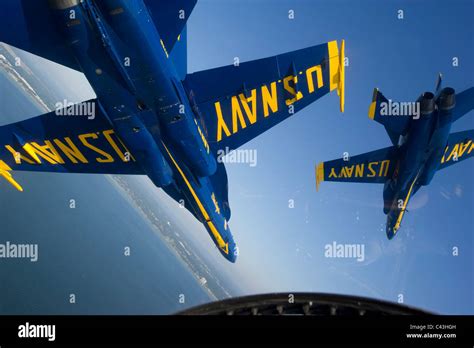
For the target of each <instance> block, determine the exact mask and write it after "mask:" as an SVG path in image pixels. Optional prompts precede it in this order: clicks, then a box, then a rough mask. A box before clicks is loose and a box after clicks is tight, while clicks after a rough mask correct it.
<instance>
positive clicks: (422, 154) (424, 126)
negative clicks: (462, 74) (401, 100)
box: [384, 88, 454, 239]
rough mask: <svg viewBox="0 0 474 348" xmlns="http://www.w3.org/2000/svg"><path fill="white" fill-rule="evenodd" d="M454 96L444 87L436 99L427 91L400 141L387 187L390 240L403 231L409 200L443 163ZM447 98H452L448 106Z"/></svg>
mask: <svg viewBox="0 0 474 348" xmlns="http://www.w3.org/2000/svg"><path fill="white" fill-rule="evenodd" d="M453 96H454V90H453V89H452V88H445V89H443V91H441V93H440V95H439V96H438V97H437V98H436V97H435V96H434V95H433V94H432V93H430V92H426V93H424V94H423V95H422V96H421V97H420V98H419V99H418V102H419V103H421V104H422V108H421V110H422V112H421V117H420V118H417V119H411V120H410V124H409V127H408V130H407V133H406V134H405V135H404V136H402V138H401V144H400V145H399V149H398V153H399V154H398V156H397V157H398V162H397V164H396V169H395V171H394V173H393V176H392V178H391V179H390V180H388V181H387V183H386V184H385V187H384V212H385V213H386V214H387V227H386V233H387V236H388V238H389V239H391V238H393V236H394V235H395V233H396V232H397V230H398V229H399V228H400V223H401V221H402V219H403V215H404V213H405V211H406V206H407V204H408V201H409V200H410V198H411V197H412V196H413V195H414V194H415V193H416V192H417V191H418V189H419V188H420V187H421V186H426V185H428V184H429V183H430V182H431V180H432V179H433V176H434V174H435V172H436V171H437V170H438V168H439V166H440V164H441V160H442V158H443V155H444V151H445V149H446V144H447V142H448V138H449V134H450V131H451V124H452V117H451V115H452V110H453V108H454V99H453V98H454V97H453ZM446 98H450V100H449V102H448V103H447V102H446ZM451 98H452V100H451Z"/></svg>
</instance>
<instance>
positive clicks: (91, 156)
mask: <svg viewBox="0 0 474 348" xmlns="http://www.w3.org/2000/svg"><path fill="white" fill-rule="evenodd" d="M78 105H80V106H79V107H78ZM16 170H17V171H37V172H59V173H96V174H143V171H142V169H141V168H140V166H139V165H138V164H137V163H136V162H135V158H134V157H133V154H131V153H130V152H129V151H128V149H127V148H126V146H125V145H124V143H123V142H122V140H121V139H120V138H119V137H118V136H117V134H115V132H114V129H113V127H112V126H111V124H110V122H109V121H108V119H107V117H106V115H105V114H104V113H103V112H102V110H101V108H100V105H99V103H97V102H96V101H95V100H90V101H86V102H83V103H80V104H75V105H73V106H69V107H65V108H63V109H58V110H56V111H53V112H50V113H47V114H43V115H41V116H37V117H34V118H31V119H28V120H25V121H21V122H17V123H13V124H9V125H6V126H2V127H0V174H2V175H3V176H4V177H5V178H6V179H7V180H8V178H11V171H16ZM9 181H10V180H9ZM10 182H11V181H10Z"/></svg>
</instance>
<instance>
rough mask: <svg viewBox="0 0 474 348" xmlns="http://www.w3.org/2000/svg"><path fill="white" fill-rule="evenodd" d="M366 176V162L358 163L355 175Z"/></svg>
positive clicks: (358, 176) (357, 176)
mask: <svg viewBox="0 0 474 348" xmlns="http://www.w3.org/2000/svg"><path fill="white" fill-rule="evenodd" d="M363 176H364V163H362V164H357V165H356V169H355V177H356V178H362V177H363Z"/></svg>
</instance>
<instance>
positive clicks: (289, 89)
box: [283, 75, 303, 106]
mask: <svg viewBox="0 0 474 348" xmlns="http://www.w3.org/2000/svg"><path fill="white" fill-rule="evenodd" d="M290 81H291V82H292V83H293V86H296V85H297V83H298V76H296V75H290V76H286V77H285V78H284V79H283V88H285V91H287V92H288V93H289V94H290V95H292V96H294V98H289V99H286V100H285V103H286V105H288V106H290V105H291V104H293V103H294V102H296V101H298V100H300V99H301V98H303V93H301V92H300V91H299V92H298V93H297V92H296V90H295V87H293V86H290Z"/></svg>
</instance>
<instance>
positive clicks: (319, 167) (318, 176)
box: [316, 162, 324, 191]
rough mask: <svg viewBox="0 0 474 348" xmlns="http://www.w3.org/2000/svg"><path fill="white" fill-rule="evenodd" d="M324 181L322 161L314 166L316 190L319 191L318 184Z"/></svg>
mask: <svg viewBox="0 0 474 348" xmlns="http://www.w3.org/2000/svg"><path fill="white" fill-rule="evenodd" d="M323 181H324V162H321V163H319V164H318V165H317V166H316V191H319V185H320V184H321V182H323Z"/></svg>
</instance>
